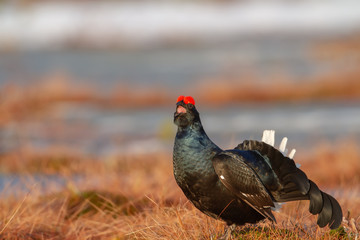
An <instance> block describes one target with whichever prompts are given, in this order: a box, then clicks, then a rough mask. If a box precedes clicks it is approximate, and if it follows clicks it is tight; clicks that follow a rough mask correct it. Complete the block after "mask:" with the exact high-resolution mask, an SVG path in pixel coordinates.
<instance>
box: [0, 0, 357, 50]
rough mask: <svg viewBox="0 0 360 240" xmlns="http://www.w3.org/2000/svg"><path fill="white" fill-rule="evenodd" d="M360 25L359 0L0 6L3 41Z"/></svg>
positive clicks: (33, 43)
mask: <svg viewBox="0 0 360 240" xmlns="http://www.w3.org/2000/svg"><path fill="white" fill-rule="evenodd" d="M359 29H360V1H356V0H329V1H320V0H317V1H314V0H313V1H309V0H307V1H241V2H237V1H234V2H227V3H211V2H207V3H206V2H205V3H204V2H192V1H187V2H181V1H170V2H169V1H150V2H114V1H112V2H85V3H84V2H83V3H82V2H76V3H73V2H64V3H62V2H41V3H37V4H32V5H29V6H27V7H21V8H20V7H18V6H16V5H15V4H14V3H13V4H11V1H10V3H3V4H2V5H1V8H0V46H1V44H9V43H11V44H18V45H20V46H25V47H44V46H45V47H46V46H54V45H55V46H56V45H61V44H63V43H65V42H67V41H71V40H76V39H78V38H80V39H86V40H88V41H90V42H93V43H95V44H96V43H97V44H106V43H107V42H109V41H118V42H126V41H129V42H133V44H146V43H149V42H156V41H162V40H166V39H171V38H175V39H176V38H191V39H201V40H207V39H210V38H212V39H213V38H217V37H221V38H226V37H231V36H235V35H239V34H240V35H251V34H255V35H256V34H269V33H279V34H303V33H310V34H312V33H319V32H320V33H329V32H331V33H333V32H346V31H352V30H359Z"/></svg>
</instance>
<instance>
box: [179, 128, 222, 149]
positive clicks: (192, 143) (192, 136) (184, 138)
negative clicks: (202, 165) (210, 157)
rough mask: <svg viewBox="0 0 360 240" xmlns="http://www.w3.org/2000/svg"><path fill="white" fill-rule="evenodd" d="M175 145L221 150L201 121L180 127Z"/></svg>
mask: <svg viewBox="0 0 360 240" xmlns="http://www.w3.org/2000/svg"><path fill="white" fill-rule="evenodd" d="M175 145H182V146H183V147H189V148H196V149H199V150H200V149H211V150H215V151H217V150H221V149H220V148H219V147H218V146H217V145H216V144H215V143H213V141H211V139H210V138H209V137H208V135H207V134H206V132H205V130H204V128H203V126H202V124H201V122H200V121H198V122H195V123H193V124H191V125H189V126H187V127H178V131H177V133H176V139H175Z"/></svg>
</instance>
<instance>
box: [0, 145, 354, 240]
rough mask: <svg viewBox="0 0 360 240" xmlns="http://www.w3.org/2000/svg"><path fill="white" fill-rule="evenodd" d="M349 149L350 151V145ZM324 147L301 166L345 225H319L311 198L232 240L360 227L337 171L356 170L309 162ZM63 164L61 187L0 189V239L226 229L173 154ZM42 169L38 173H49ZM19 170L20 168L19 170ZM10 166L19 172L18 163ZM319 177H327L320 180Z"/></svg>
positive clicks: (172, 235) (163, 235)
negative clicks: (204, 209)
mask: <svg viewBox="0 0 360 240" xmlns="http://www.w3.org/2000/svg"><path fill="white" fill-rule="evenodd" d="M347 146H349V149H352V147H351V145H350V144H349V143H348V144H347ZM323 149H324V150H322V151H320V153H318V157H316V158H314V159H313V160H311V161H312V162H309V163H307V162H306V161H305V162H306V163H303V169H304V170H305V171H306V173H307V174H308V176H311V177H312V178H313V179H317V180H316V181H319V182H318V184H319V186H320V187H321V188H322V189H324V188H325V189H332V190H331V192H330V193H331V194H332V195H334V196H335V197H336V198H337V199H338V200H339V202H340V204H341V206H342V208H343V211H344V215H345V216H346V221H345V222H344V224H343V226H344V228H342V229H339V230H336V231H330V230H329V229H328V228H325V229H319V228H318V227H317V225H316V217H315V216H312V215H311V214H310V213H309V212H308V210H307V208H308V202H306V201H301V202H292V203H287V204H285V205H284V206H283V208H282V209H281V211H280V212H275V216H276V218H277V221H278V222H277V224H275V225H273V224H271V223H269V222H263V223H259V224H257V225H246V226H243V227H238V228H237V229H236V231H235V232H234V234H233V235H232V239H264V238H265V239H284V238H286V239H339V238H344V239H347V238H348V237H350V238H354V237H355V236H356V234H358V231H359V230H360V224H359V220H360V209H359V208H358V206H360V189H359V187H358V186H359V181H358V180H356V181H355V180H353V183H354V184H351V185H347V182H346V181H344V180H341V179H342V177H341V176H342V174H345V173H346V174H350V173H354V174H357V172H351V171H350V169H346V170H342V171H341V173H340V176H339V175H338V174H339V173H337V174H332V173H331V172H329V170H328V168H322V167H317V168H315V167H311V166H314V165H316V166H319V165H321V164H323V162H326V161H328V158H327V156H328V155H329V154H330V153H331V152H330V153H329V152H328V150H326V149H327V148H323ZM351 151H353V150H349V152H351ZM58 154H59V153H58V152H56V153H54V155H58ZM331 154H334V153H331ZM23 157H25V158H26V157H27V156H26V155H25V154H24V155H23ZM38 157H40V158H42V159H43V161H46V158H50V159H52V158H56V157H55V156H51V155H50V153H46V154H44V155H43V156H38ZM342 157H344V155H339V156H337V157H334V158H333V160H332V164H334V165H335V166H338V165H339V166H340V165H341V162H342V161H343V158H342ZM345 157H346V155H345ZM49 161H50V160H49ZM32 163H34V164H37V163H36V161H35V162H33V161H29V162H28V163H27V166H30V165H31V164H32ZM3 164H4V162H3ZM80 166H81V167H80ZM62 168H64V169H65V168H68V170H63V171H60V172H65V173H66V174H65V175H64V176H65V177H66V178H67V179H68V183H67V185H66V187H65V189H63V190H60V191H59V190H53V189H52V188H51V186H48V189H47V190H46V191H45V193H44V192H43V190H42V189H40V188H39V186H38V185H32V186H30V187H29V189H30V192H29V193H28V194H26V192H25V193H21V191H22V190H20V189H17V188H16V187H14V188H13V189H12V192H13V193H18V194H17V195H16V196H12V195H8V194H7V195H6V196H5V195H4V193H3V194H2V195H3V196H2V197H1V200H0V208H1V209H2V211H1V212H0V223H1V228H2V231H1V232H0V237H1V238H6V239H218V238H219V237H220V236H221V235H222V234H223V233H224V230H225V224H224V223H223V222H221V221H218V220H216V219H212V218H210V217H207V216H206V215H204V214H202V213H201V212H200V211H198V210H197V209H195V208H194V207H193V206H192V204H191V203H189V202H188V200H187V199H186V198H185V196H184V195H183V194H182V192H181V190H180V189H179V188H178V186H177V185H176V183H175V181H174V178H173V176H172V161H171V154H170V153H163V154H153V155H133V156H129V155H127V156H118V157H113V158H111V159H102V160H101V161H99V160H96V159H95V160H91V159H78V160H76V161H68V162H67V163H66V164H65V165H64V166H62ZM78 168H81V169H82V170H83V173H82V174H81V180H77V181H75V180H74V179H73V177H72V176H74V175H73V174H79V171H78ZM47 169H48V167H44V168H39V169H38V171H42V170H44V172H47V171H48V170H47ZM18 170H19V173H23V171H24V169H23V168H21V167H20V168H19V169H18ZM11 171H12V172H13V173H14V172H16V168H15V167H14V168H12V170H11ZM317 176H319V177H317ZM321 176H323V177H324V178H326V179H327V181H325V180H321V179H322V177H321ZM326 176H327V177H326ZM349 178H350V176H349ZM353 178H354V176H353ZM339 179H340V180H341V181H339V182H336V181H338V180H339ZM348 212H349V214H347V213H348ZM344 229H345V230H344ZM344 231H345V232H344Z"/></svg>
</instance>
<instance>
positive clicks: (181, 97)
mask: <svg viewBox="0 0 360 240" xmlns="http://www.w3.org/2000/svg"><path fill="white" fill-rule="evenodd" d="M184 98H185V97H184V96H183V95H181V96H179V97H178V99H177V101H176V102H177V103H178V102H180V101H182V100H184Z"/></svg>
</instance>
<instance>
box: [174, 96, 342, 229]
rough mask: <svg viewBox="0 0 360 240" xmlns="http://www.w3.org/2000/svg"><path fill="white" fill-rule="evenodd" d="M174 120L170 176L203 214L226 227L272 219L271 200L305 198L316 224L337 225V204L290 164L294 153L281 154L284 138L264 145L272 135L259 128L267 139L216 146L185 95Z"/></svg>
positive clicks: (339, 217)
mask: <svg viewBox="0 0 360 240" xmlns="http://www.w3.org/2000/svg"><path fill="white" fill-rule="evenodd" d="M174 123H175V124H176V125H177V126H178V130H177V133H176V138H175V144H174V152H173V164H174V176H175V179H176V182H177V184H178V185H179V186H180V188H181V189H182V191H183V192H184V194H185V195H186V197H187V198H188V199H189V200H190V201H191V202H192V203H193V204H194V205H195V207H196V208H198V209H199V210H200V211H202V212H203V213H205V214H207V215H209V216H211V217H213V218H216V219H222V220H224V221H225V222H226V223H227V224H228V225H233V224H236V225H243V224H245V223H256V222H258V221H260V220H263V219H269V220H271V221H276V220H275V217H274V215H273V214H272V209H273V208H274V207H275V204H276V203H281V202H288V201H294V200H310V205H309V211H310V213H312V214H318V220H317V224H318V225H319V226H320V227H325V226H326V225H329V227H330V228H331V229H335V228H338V227H339V226H340V224H341V221H342V210H341V207H340V205H339V203H338V202H337V201H336V200H335V198H333V197H332V196H330V195H329V194H327V193H325V192H323V191H321V190H320V189H319V188H318V186H317V185H316V184H315V183H314V182H312V181H311V180H310V179H308V178H307V176H306V174H305V173H304V172H303V171H301V170H300V169H299V168H298V167H297V166H296V164H295V162H294V161H293V160H292V156H291V155H293V154H294V152H292V153H291V154H290V155H289V157H287V156H285V155H284V154H283V152H285V145H286V140H287V139H286V138H285V139H284V141H283V142H282V144H281V146H280V149H279V150H277V149H275V148H274V147H273V146H272V145H270V144H272V143H271V141H272V142H273V141H274V140H272V139H271V138H273V134H274V133H272V132H266V131H265V132H264V135H270V139H267V138H268V137H269V136H264V137H265V138H264V139H263V141H262V142H260V141H255V140H245V141H244V142H243V143H241V144H239V145H238V146H237V147H235V148H234V149H231V150H222V149H221V148H219V147H218V146H217V145H216V144H215V143H213V142H212V141H211V140H210V138H209V137H208V136H207V134H206V133H205V131H204V128H203V126H202V124H201V121H200V116H199V112H198V111H197V110H196V107H195V101H194V99H193V98H192V97H189V96H188V97H184V96H180V97H179V98H178V100H177V103H176V112H175V113H174ZM271 135H272V136H271ZM266 139H267V140H266ZM266 142H268V143H269V142H270V144H268V143H266Z"/></svg>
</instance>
